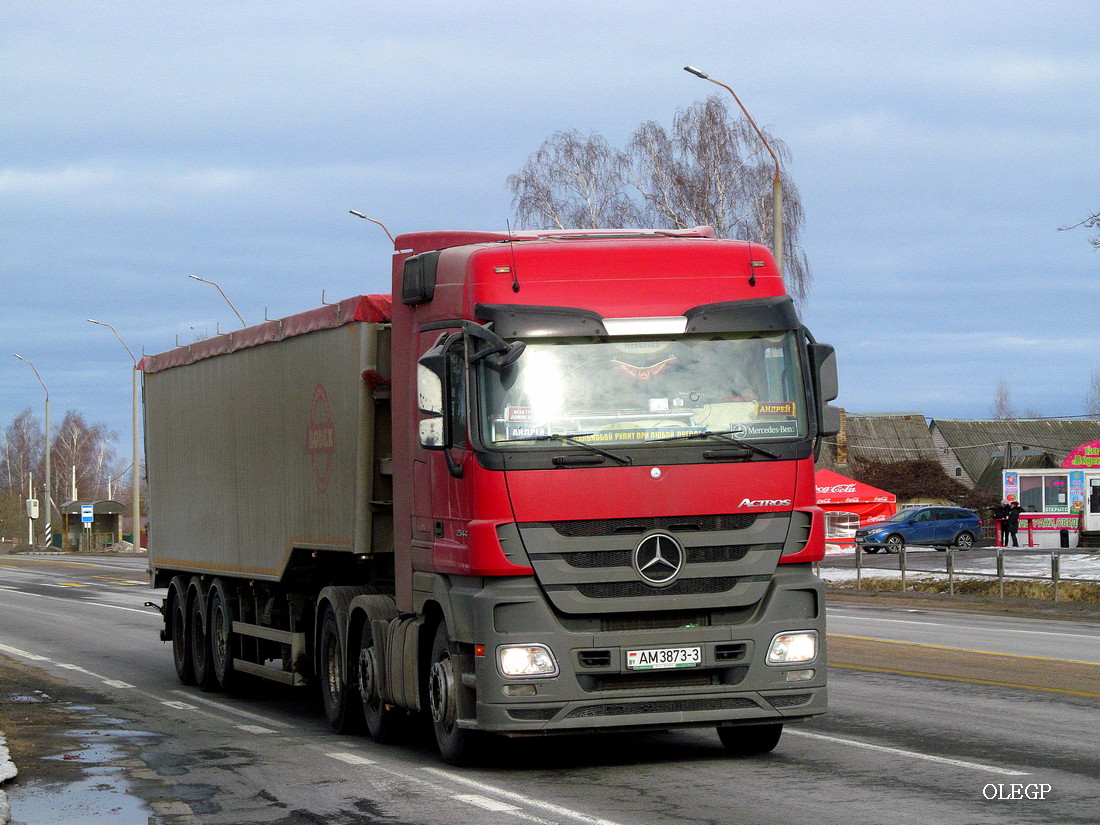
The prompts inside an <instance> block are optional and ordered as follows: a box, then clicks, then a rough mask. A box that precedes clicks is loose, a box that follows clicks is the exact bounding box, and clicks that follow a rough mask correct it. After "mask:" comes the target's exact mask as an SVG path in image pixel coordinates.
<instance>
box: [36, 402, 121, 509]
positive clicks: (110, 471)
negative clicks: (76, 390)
mask: <svg viewBox="0 0 1100 825" xmlns="http://www.w3.org/2000/svg"><path fill="white" fill-rule="evenodd" d="M117 439H118V435H117V434H116V433H114V432H113V431H111V430H110V429H108V428H107V427H106V426H105V425H103V424H96V425H94V426H93V425H89V424H88V423H87V422H86V421H85V420H84V415H83V414H82V413H79V412H77V411H75V410H69V411H68V412H67V413H65V418H64V419H63V420H62V422H61V426H60V427H59V428H58V431H57V435H56V436H54V439H53V451H52V452H51V454H50V460H51V462H52V466H53V467H54V470H55V472H54V477H53V484H52V487H53V491H52V492H53V495H54V500H55V501H68V500H69V498H70V495H69V494H70V493H71V488H70V484H71V479H72V475H71V470H72V468H73V467H75V468H76V486H77V491H78V493H79V494H80V497H81V499H83V500H94V499H101V498H105V497H106V492H107V479H108V478H109V477H111V476H113V475H114V472H115V470H116V467H115V450H114V447H113V446H112V445H113V443H114V442H115V441H116V440H117ZM67 470H68V471H69V473H66V471H67ZM58 471H60V472H58Z"/></svg>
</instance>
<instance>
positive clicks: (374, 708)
mask: <svg viewBox="0 0 1100 825" xmlns="http://www.w3.org/2000/svg"><path fill="white" fill-rule="evenodd" d="M394 612H395V613H396V611H394ZM385 670H386V665H385V661H384V659H383V656H382V647H381V645H378V644H375V641H374V632H373V628H372V627H371V618H370V617H369V616H368V617H367V620H366V621H365V622H364V623H363V633H362V635H361V636H360V639H359V659H358V662H357V673H356V675H357V676H358V681H359V701H360V704H361V705H362V708H363V720H364V721H365V722H366V724H367V731H368V732H369V733H370V735H371V738H372V739H373V740H374V741H375V742H377V743H378V744H380V745H388V744H390V743H392V742H394V741H396V740H397V739H398V738H399V736H400V733H401V730H402V727H403V725H402V723H403V722H404V721H405V719H404V716H405V714H404V712H403V711H401V710H400V709H399V708H397V707H395V706H393V705H387V704H386V703H385V701H383V698H382V693H383V691H384V687H385V686H384V680H385Z"/></svg>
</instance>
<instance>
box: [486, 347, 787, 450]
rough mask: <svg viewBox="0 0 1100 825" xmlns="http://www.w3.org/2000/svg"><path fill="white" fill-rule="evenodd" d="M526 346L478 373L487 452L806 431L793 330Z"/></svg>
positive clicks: (774, 436)
mask: <svg viewBox="0 0 1100 825" xmlns="http://www.w3.org/2000/svg"><path fill="white" fill-rule="evenodd" d="M526 343H527V349H526V350H525V351H524V353H523V356H522V357H521V358H520V359H519V360H518V361H517V362H516V363H515V364H513V365H511V366H509V367H506V368H503V369H502V368H499V367H494V366H493V365H491V364H490V363H488V362H486V363H484V364H483V366H482V368H481V369H480V370H479V373H480V410H481V430H482V440H483V442H484V443H485V444H486V445H487V446H493V447H497V448H517V449H518V448H531V447H532V446H539V445H540V444H539V442H541V441H544V440H546V437H550V438H553V437H555V436H558V437H560V436H568V437H569V438H570V439H572V440H577V441H584V442H587V443H591V444H602V445H616V444H617V445H623V446H630V445H636V444H643V443H647V442H662V443H671V444H675V443H677V442H679V441H680V440H681V439H682V440H683V441H684V443H690V442H689V441H688V440H689V439H690V440H691V441H695V440H702V441H710V440H713V441H723V440H725V441H728V440H730V438H731V437H732V438H735V439H736V440H738V441H742V442H744V441H763V440H786V439H792V438H803V437H805V436H806V434H807V423H806V403H805V396H804V393H803V385H802V369H801V365H800V362H799V359H798V349H797V346H796V338H795V336H794V334H793V333H791V332H778V333H761V334H753V333H717V334H716V333H708V334H706V335H698V336H692V335H688V336H678V337H676V338H670V337H638V338H611V339H596V338H567V339H553V340H548V339H528V340H527V341H526Z"/></svg>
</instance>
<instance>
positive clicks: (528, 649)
mask: <svg viewBox="0 0 1100 825" xmlns="http://www.w3.org/2000/svg"><path fill="white" fill-rule="evenodd" d="M497 662H498V663H499V665H500V672H501V673H502V674H503V675H505V676H557V675H558V663H557V662H556V661H554V654H553V653H551V652H550V648H548V647H547V646H546V645H506V646H503V647H498V648H497Z"/></svg>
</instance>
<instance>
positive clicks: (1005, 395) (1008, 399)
mask: <svg viewBox="0 0 1100 825" xmlns="http://www.w3.org/2000/svg"><path fill="white" fill-rule="evenodd" d="M990 412H991V413H992V415H993V417H994V418H997V419H1005V418H1015V417H1016V410H1015V408H1014V407H1013V406H1012V393H1011V392H1010V391H1009V389H1008V382H1007V381H1005V380H1004V379H1003V378H1000V379H998V380H997V386H996V388H995V389H994V390H993V407H992V408H991V410H990Z"/></svg>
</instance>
